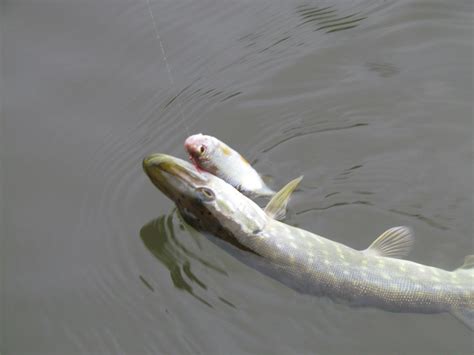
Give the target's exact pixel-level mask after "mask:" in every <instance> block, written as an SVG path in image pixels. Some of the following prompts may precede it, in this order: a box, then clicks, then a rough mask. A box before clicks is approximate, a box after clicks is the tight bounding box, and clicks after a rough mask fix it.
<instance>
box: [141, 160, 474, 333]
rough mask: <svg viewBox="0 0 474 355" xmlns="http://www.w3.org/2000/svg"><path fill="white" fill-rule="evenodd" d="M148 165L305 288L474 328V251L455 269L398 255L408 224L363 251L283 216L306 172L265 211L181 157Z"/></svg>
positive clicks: (180, 204)
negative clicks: (280, 212) (279, 217)
mask: <svg viewBox="0 0 474 355" xmlns="http://www.w3.org/2000/svg"><path fill="white" fill-rule="evenodd" d="M143 169H144V170H145V172H146V174H147V175H148V177H149V178H150V180H151V182H152V183H153V184H154V185H155V186H156V187H157V188H158V189H159V190H160V191H161V192H163V193H164V194H165V195H166V196H167V197H168V198H170V199H171V200H172V201H174V203H175V204H176V206H177V208H178V210H179V211H180V214H181V215H182V216H183V218H184V219H185V220H186V222H187V223H189V224H190V225H191V226H193V227H194V228H196V229H198V230H201V231H204V232H208V233H210V234H213V235H215V236H216V237H218V238H220V239H223V240H227V241H229V242H231V243H233V244H234V245H238V246H240V247H241V248H242V249H244V250H247V251H250V252H251V253H254V254H256V256H257V257H258V258H259V259H263V260H265V262H266V263H268V264H271V265H273V266H275V268H276V269H277V270H278V273H279V277H280V278H281V279H285V280H291V282H290V284H291V285H292V286H291V287H293V288H294V289H296V290H297V291H300V292H303V293H308V294H312V295H316V296H327V297H329V298H331V299H333V300H334V301H336V302H343V303H346V304H349V305H351V306H366V307H375V308H379V309H383V310H386V311H391V312H410V313H443V312H448V313H450V314H452V315H453V316H455V317H456V318H457V319H459V320H460V321H462V322H463V323H464V324H465V325H466V326H467V327H469V328H470V329H471V330H474V255H469V256H467V257H466V258H465V261H464V264H463V265H462V266H461V267H459V268H458V269H456V270H453V271H447V270H442V269H440V268H436V267H431V266H427V265H423V264H419V263H416V262H412V261H408V260H401V259H398V258H401V257H404V256H405V255H406V254H407V253H408V252H409V251H410V249H411V246H412V243H413V236H412V232H411V230H410V229H409V228H407V227H403V226H400V227H394V228H390V229H388V230H387V231H385V232H384V233H382V235H380V237H378V238H377V239H376V240H375V241H374V242H373V243H372V244H371V245H370V246H369V247H368V248H367V249H365V250H356V249H353V248H350V247H348V246H346V245H343V244H341V243H337V242H334V241H332V240H329V239H326V238H324V237H322V236H319V235H317V234H313V233H311V232H308V231H306V230H303V229H300V228H296V227H293V226H289V225H287V224H284V223H282V222H279V221H277V220H275V218H274V216H275V213H278V209H279V208H283V209H284V207H282V206H283V205H285V203H286V202H287V199H288V198H289V194H288V193H287V191H288V190H289V191H292V190H293V189H294V187H295V184H297V183H298V182H299V179H295V180H293V181H292V182H290V183H289V184H288V185H287V186H285V187H283V189H282V190H281V191H280V192H279V193H277V195H276V196H275V199H272V200H271V201H270V203H269V207H268V206H267V208H266V209H265V210H263V209H261V208H260V207H259V206H258V205H257V204H255V203H254V202H253V201H252V200H250V199H249V198H247V197H245V196H244V195H242V194H241V193H240V192H239V191H237V190H236V189H235V188H234V187H232V186H231V185H229V184H228V183H226V182H225V181H223V180H221V179H220V178H219V177H216V176H214V175H212V174H210V173H207V172H204V171H198V170H197V169H196V167H194V166H193V165H191V164H189V163H187V162H185V161H183V160H181V159H178V158H175V157H172V156H169V155H165V154H153V155H150V156H148V157H146V158H145V159H144V160H143Z"/></svg>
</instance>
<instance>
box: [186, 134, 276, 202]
mask: <svg viewBox="0 0 474 355" xmlns="http://www.w3.org/2000/svg"><path fill="white" fill-rule="evenodd" d="M184 147H185V149H186V151H187V152H188V153H189V156H190V159H191V160H192V161H193V163H194V164H195V165H196V166H197V167H198V168H199V169H202V170H204V171H207V172H210V173H211V174H213V175H215V176H218V177H220V178H221V179H223V180H224V181H226V182H228V183H229V184H231V185H232V186H234V187H235V188H236V189H237V190H239V191H240V192H242V193H243V194H245V195H246V196H249V197H258V196H272V195H274V194H275V192H274V191H273V190H271V189H270V188H269V187H268V186H267V185H266V184H265V182H264V181H263V180H262V178H261V177H260V175H259V174H258V173H257V171H256V170H255V169H254V168H253V167H252V166H251V165H250V163H249V162H248V161H247V160H246V159H245V158H244V157H243V156H242V155H240V154H239V153H238V152H237V151H235V150H234V149H232V148H231V147H229V146H228V145H227V144H225V143H224V142H222V141H220V140H219V139H217V138H215V137H213V136H209V135H204V134H201V133H199V134H194V135H192V136H189V137H188V138H186V140H185V142H184Z"/></svg>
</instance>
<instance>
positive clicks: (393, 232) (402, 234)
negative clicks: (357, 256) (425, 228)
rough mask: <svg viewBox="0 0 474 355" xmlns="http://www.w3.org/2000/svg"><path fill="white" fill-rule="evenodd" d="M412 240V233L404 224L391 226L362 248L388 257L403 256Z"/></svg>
mask: <svg viewBox="0 0 474 355" xmlns="http://www.w3.org/2000/svg"><path fill="white" fill-rule="evenodd" d="M413 241H414V239H413V233H412V231H411V229H410V228H408V227H405V226H400V227H393V228H390V229H388V230H386V231H385V232H383V233H382V234H381V235H380V237H378V238H377V239H375V241H374V242H373V243H372V244H371V245H370V246H369V247H368V248H367V249H365V250H364V253H367V254H372V255H377V256H385V257H390V258H403V257H405V256H406V255H408V253H409V252H410V250H411V248H412V246H413Z"/></svg>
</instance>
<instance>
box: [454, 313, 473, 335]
mask: <svg viewBox="0 0 474 355" xmlns="http://www.w3.org/2000/svg"><path fill="white" fill-rule="evenodd" d="M451 314H452V315H453V316H454V317H456V318H457V319H458V320H460V321H461V322H462V323H463V324H464V325H465V326H466V327H468V328H469V329H470V330H472V331H474V309H469V308H461V309H456V310H452V311H451Z"/></svg>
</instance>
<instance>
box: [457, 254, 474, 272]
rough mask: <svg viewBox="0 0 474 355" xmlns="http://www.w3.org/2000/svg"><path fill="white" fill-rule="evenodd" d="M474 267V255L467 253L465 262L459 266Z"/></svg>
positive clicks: (463, 267) (462, 267)
mask: <svg viewBox="0 0 474 355" xmlns="http://www.w3.org/2000/svg"><path fill="white" fill-rule="evenodd" d="M472 268H474V255H467V256H466V257H465V258H464V263H463V264H462V265H461V266H460V267H459V269H472Z"/></svg>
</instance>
